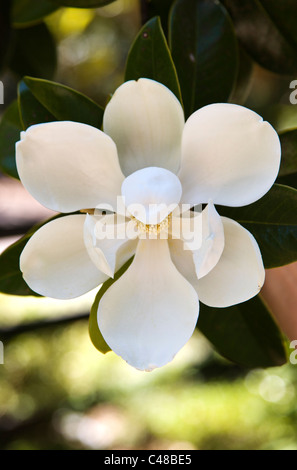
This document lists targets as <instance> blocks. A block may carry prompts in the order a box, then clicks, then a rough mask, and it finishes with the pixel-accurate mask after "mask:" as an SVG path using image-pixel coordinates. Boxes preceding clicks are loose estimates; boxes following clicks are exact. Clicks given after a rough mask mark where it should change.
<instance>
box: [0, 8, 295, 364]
mask: <svg viewBox="0 0 297 470" xmlns="http://www.w3.org/2000/svg"><path fill="white" fill-rule="evenodd" d="M111 3H112V2H111V1H110V0H109V1H108V0H42V1H39V2H36V1H35V0H14V1H13V2H12V8H11V11H9V10H8V8H7V3H6V2H2V3H1V7H0V66H1V68H2V70H4V71H6V72H9V73H13V74H15V76H16V77H17V80H18V82H19V84H18V95H17V97H16V99H15V100H12V101H11V103H10V104H9V106H7V108H6V110H5V112H4V114H3V116H2V119H1V122H0V169H1V171H2V172H3V173H5V174H7V175H9V176H11V177H14V178H17V177H18V175H17V170H16V165H15V160H14V146H15V143H16V142H17V140H18V139H19V134H20V131H21V130H23V129H27V127H29V126H30V125H32V124H36V123H42V122H48V121H52V120H74V121H79V122H84V123H87V124H90V125H92V126H95V127H97V128H99V129H100V128H101V125H102V117H103V111H104V110H103V108H102V106H100V105H99V104H97V103H96V102H95V100H93V99H91V98H89V97H87V96H85V95H84V94H83V93H81V91H78V90H75V89H73V88H72V87H70V86H68V85H65V84H63V83H60V82H58V81H54V80H55V73H56V68H57V50H56V39H55V38H54V37H53V34H52V31H51V29H50V28H49V26H48V23H47V18H48V15H49V14H52V13H53V12H55V11H59V9H60V8H62V7H65V6H66V7H75V8H96V7H102V6H105V5H107V4H111ZM141 6H142V9H141V16H142V25H141V26H140V27H139V28H138V29H139V31H138V34H137V35H136V37H135V40H134V42H133V44H132V45H131V46H130V50H129V54H128V57H127V61H126V64H125V67H123V70H122V72H123V75H124V79H125V80H130V79H138V78H140V77H147V78H152V79H155V80H157V81H159V82H161V83H163V84H164V85H166V86H167V87H168V88H170V89H171V90H172V91H173V93H175V95H176V96H177V98H178V99H179V100H180V101H181V102H182V103H183V105H184V110H185V115H186V116H189V115H190V114H191V113H192V112H193V111H195V110H197V109H199V108H201V107H202V106H204V105H207V104H210V103H215V102H237V103H239V104H246V103H248V104H249V102H247V101H246V98H247V96H248V91H249V89H250V86H251V79H252V77H253V71H255V70H258V71H259V70H260V71H261V73H262V74H268V75H269V74H270V72H272V73H273V74H274V76H277V77H278V78H279V80H282V79H283V78H280V77H283V76H285V77H286V87H288V84H289V82H290V80H291V79H293V78H294V74H296V72H297V35H296V31H297V27H296V26H297V19H296V14H295V2H294V0H282V2H280V1H278V0H243V1H240V2H234V1H233V0H221V1H220V2H219V1H215V0H175V1H172V0H166V1H163V2H161V1H157V0H151V1H149V0H147V1H142V2H141ZM2 26H3V27H2ZM98 48H100V44H98ZM124 69H125V70H124ZM269 76H270V75H269ZM281 99H283V95H282V96H281V98H280V101H281ZM107 100H108V96H106V101H107ZM250 104H251V105H252V104H253V103H252V101H251V102H250ZM251 107H254V109H255V110H256V111H258V109H257V106H251ZM280 140H281V144H282V152H283V155H282V166H281V169H280V174H279V179H278V181H277V183H280V184H276V185H275V186H274V187H273V188H272V189H271V191H270V192H269V193H268V194H267V195H266V196H265V197H264V198H263V199H261V200H260V201H258V202H256V203H254V204H251V205H249V206H247V207H244V208H238V209H237V208H234V209H227V208H220V210H219V212H220V214H221V215H226V216H228V217H232V218H234V219H235V220H237V221H239V222H240V223H241V224H242V225H244V226H245V227H246V228H248V230H250V232H251V233H253V235H254V236H255V238H256V239H257V241H258V243H259V245H260V248H261V251H262V254H263V258H264V263H265V267H266V268H272V267H277V266H282V265H284V264H287V263H291V262H294V261H296V260H297V216H296V214H297V191H296V189H297V151H296V148H297V129H296V128H294V129H286V130H285V131H283V132H281V133H280ZM34 230H36V229H35V228H34V229H32V231H31V232H30V233H29V234H26V235H25V236H24V238H22V239H21V240H20V241H18V242H16V243H15V244H14V245H12V246H11V247H9V248H8V249H7V250H6V251H5V252H4V253H3V254H2V255H1V256H0V272H1V276H0V290H1V292H4V293H10V294H15V295H34V293H33V292H31V291H29V290H28V288H27V287H26V286H25V285H24V281H23V279H22V277H21V274H20V271H19V268H18V263H17V260H18V257H19V254H20V252H21V249H22V247H23V246H24V243H25V242H26V241H27V240H28V239H29V237H30V236H31V235H32V233H34ZM121 274H122V272H119V273H118V274H117V276H120V275H121ZM108 283H109V284H110V281H108ZM108 283H107V284H105V285H104V286H103V287H102V288H101V290H100V291H99V294H98V296H97V298H96V300H95V303H94V306H93V309H92V313H91V321H90V325H91V326H90V330H91V338H92V340H93V342H94V344H95V346H96V347H97V348H98V349H99V350H102V351H103V352H105V351H106V349H107V347H106V345H104V344H103V346H102V342H101V339H100V337H99V336H100V332H99V330H98V331H96V332H94V318H93V317H94V312H95V310H96V306H98V302H99V301H100V297H101V296H102V294H103V293H104V291H105V289H106V288H108V287H109V284H108ZM214 325H215V328H214ZM198 328H199V329H200V331H202V332H203V334H204V335H205V336H206V337H207V338H208V339H209V340H210V341H211V343H212V344H213V345H214V346H215V348H216V349H217V350H218V351H219V352H220V353H221V354H222V355H223V356H225V357H227V358H228V359H230V360H232V361H233V362H235V363H239V364H244V365H246V366H249V367H269V366H277V365H279V364H281V363H283V362H285V360H286V354H285V347H284V344H283V338H282V335H281V334H280V332H279V331H278V328H277V326H276V325H275V323H274V321H273V320H272V318H271V314H270V312H269V311H268V310H267V308H266V306H265V305H264V304H263V303H262V301H261V299H260V297H257V298H255V299H253V300H252V301H250V302H247V303H246V304H244V305H239V306H236V307H232V308H229V309H225V310H224V312H218V311H217V309H210V308H206V307H202V313H201V316H200V319H199V322H198ZM98 335H99V336H98ZM263 337H265V341H261V345H260V340H259V338H262V339H263ZM94 338H95V339H94ZM96 338H97V339H96ZM98 338H99V339H98Z"/></svg>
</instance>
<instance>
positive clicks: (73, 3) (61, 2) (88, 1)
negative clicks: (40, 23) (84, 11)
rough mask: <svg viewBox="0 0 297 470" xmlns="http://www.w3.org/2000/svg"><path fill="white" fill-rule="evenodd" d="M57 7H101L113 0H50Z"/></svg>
mask: <svg viewBox="0 0 297 470" xmlns="http://www.w3.org/2000/svg"><path fill="white" fill-rule="evenodd" d="M50 1H51V2H52V3H54V4H55V5H57V6H59V7H73V8H96V7H103V6H105V5H108V4H109V3H112V2H114V1H115V0H50Z"/></svg>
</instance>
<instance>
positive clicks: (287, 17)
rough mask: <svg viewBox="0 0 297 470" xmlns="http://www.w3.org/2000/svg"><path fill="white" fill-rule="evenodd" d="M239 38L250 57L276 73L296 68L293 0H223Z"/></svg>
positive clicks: (295, 27) (296, 43)
mask: <svg viewBox="0 0 297 470" xmlns="http://www.w3.org/2000/svg"><path fill="white" fill-rule="evenodd" d="M222 2H223V3H224V5H225V6H226V8H227V10H228V11H229V13H230V15H231V17H232V19H233V22H234V25H235V30H236V34H237V36H238V38H239V39H240V41H241V43H242V45H243V46H244V48H245V49H246V51H247V52H248V53H249V54H250V55H251V56H252V58H253V59H254V60H255V61H256V62H258V63H259V64H260V65H262V66H263V67H265V68H267V69H269V70H271V71H273V72H276V73H279V74H294V73H295V72H296V71H297V53H296V52H297V48H296V46H297V40H296V35H297V33H296V30H297V17H296V2H294V1H286V0H282V1H278V0H277V1H272V0H265V1H264V0H263V1H260V0H240V1H234V0H222Z"/></svg>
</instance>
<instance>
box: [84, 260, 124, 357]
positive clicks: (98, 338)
mask: <svg viewBox="0 0 297 470" xmlns="http://www.w3.org/2000/svg"><path fill="white" fill-rule="evenodd" d="M132 260H133V258H131V259H130V260H129V261H127V263H125V264H124V265H123V266H122V267H121V269H119V270H118V271H117V272H116V274H115V275H114V278H113V279H112V278H110V279H108V280H107V281H106V282H104V283H103V284H102V286H101V287H100V289H99V291H98V294H97V295H96V298H95V301H94V303H93V305H92V308H91V313H90V319H89V334H90V338H91V341H92V343H93V344H94V346H95V348H96V349H98V351H100V352H102V353H103V354H105V353H107V352H108V351H110V350H111V349H110V347H109V346H108V345H107V344H106V342H105V340H104V338H103V336H102V334H101V331H100V330H99V326H98V321H97V311H98V306H99V302H100V300H101V298H102V297H103V295H104V294H105V292H106V291H107V289H109V288H110V286H112V284H113V283H114V282H116V281H117V280H118V279H119V278H120V277H121V276H122V274H124V272H125V271H126V270H127V269H128V268H129V266H130V264H131V263H132ZM119 308H121V301H120V299H119Z"/></svg>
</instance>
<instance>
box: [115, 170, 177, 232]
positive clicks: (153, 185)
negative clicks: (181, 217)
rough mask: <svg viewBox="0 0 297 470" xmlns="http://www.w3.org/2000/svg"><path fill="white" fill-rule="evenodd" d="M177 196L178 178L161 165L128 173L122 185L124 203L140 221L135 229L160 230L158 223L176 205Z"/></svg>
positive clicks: (159, 223)
mask: <svg viewBox="0 0 297 470" xmlns="http://www.w3.org/2000/svg"><path fill="white" fill-rule="evenodd" d="M181 195H182V186H181V183H180V181H179V179H178V177H177V176H176V175H175V174H174V173H172V172H171V171H169V170H166V169H165V168H158V167H147V168H143V169H141V170H138V171H135V172H134V173H132V174H131V175H129V176H128V177H127V178H126V179H125V180H124V182H123V184H122V196H123V198H124V204H125V206H126V208H127V210H128V212H129V213H130V215H131V216H132V217H134V219H136V220H137V222H138V223H139V224H140V225H139V228H141V227H142V228H143V230H144V227H146V228H145V231H147V230H149V229H147V227H151V228H150V230H161V224H162V222H163V221H164V220H165V219H166V218H168V215H169V214H170V213H171V212H173V210H174V209H175V208H176V207H177V205H178V203H179V201H180V199H181ZM164 223H165V222H164ZM141 224H142V225H141ZM159 226H160V228H158V227H159Z"/></svg>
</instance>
